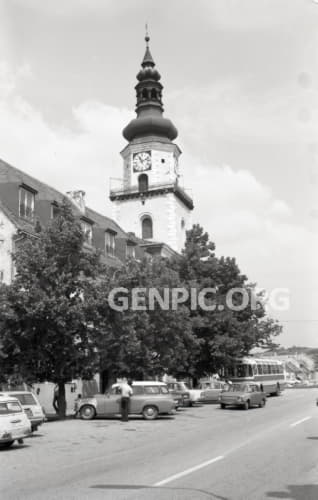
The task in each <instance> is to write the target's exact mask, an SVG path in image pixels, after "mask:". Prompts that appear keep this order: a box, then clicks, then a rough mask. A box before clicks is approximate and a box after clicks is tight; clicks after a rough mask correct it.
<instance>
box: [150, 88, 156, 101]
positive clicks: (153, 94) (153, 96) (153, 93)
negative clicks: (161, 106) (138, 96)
mask: <svg viewBox="0 0 318 500" xmlns="http://www.w3.org/2000/svg"><path fill="white" fill-rule="evenodd" d="M151 99H155V100H156V99H157V91H156V89H151Z"/></svg>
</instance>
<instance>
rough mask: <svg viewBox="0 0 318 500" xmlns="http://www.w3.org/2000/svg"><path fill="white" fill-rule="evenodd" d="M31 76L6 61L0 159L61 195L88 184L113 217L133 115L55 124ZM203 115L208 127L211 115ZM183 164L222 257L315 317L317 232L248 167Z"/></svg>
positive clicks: (114, 113) (91, 105) (91, 110)
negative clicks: (113, 190)
mask: <svg viewBox="0 0 318 500" xmlns="http://www.w3.org/2000/svg"><path fill="white" fill-rule="evenodd" d="M1 68H2V69H1ZM30 77H32V71H31V70H30V68H28V67H27V66H25V67H24V69H23V68H22V69H21V68H16V69H15V70H12V68H11V69H10V68H9V67H8V66H7V65H5V64H2V65H1V64H0V89H2V90H3V91H2V93H1V95H0V136H1V138H2V141H1V157H2V158H3V159H4V160H6V161H8V162H9V163H11V164H13V165H15V166H16V167H18V168H21V169H22V170H25V171H26V172H28V173H29V174H31V175H33V176H35V177H37V178H39V179H40V180H42V181H44V182H46V183H48V184H50V185H52V186H54V187H55V188H57V189H59V190H60V191H62V192H66V191H69V190H72V189H84V190H85V191H86V194H87V202H88V204H89V205H90V206H91V207H92V208H95V209H97V210H99V211H100V212H102V213H106V214H108V215H111V203H110V202H109V201H108V200H107V198H108V186H109V178H110V177H117V178H118V177H121V175H122V161H121V157H120V155H119V151H120V150H121V149H123V147H124V146H125V142H124V140H123V139H122V136H121V131H122V129H123V127H124V126H125V125H126V124H127V123H128V121H129V120H130V119H131V117H132V115H133V114H132V112H130V111H128V110H127V109H124V108H123V109H119V108H116V107H113V106H107V105H104V104H102V103H100V102H97V101H86V102H82V103H81V104H80V105H78V106H76V107H74V108H73V109H72V118H73V122H72V126H68V127H66V126H56V125H52V124H50V123H49V122H48V121H47V120H45V119H44V117H43V115H42V114H41V113H40V112H39V111H38V110H37V109H35V108H34V107H33V106H32V105H30V103H28V102H27V101H26V100H25V99H23V98H22V97H21V96H19V95H18V92H17V89H18V88H19V82H21V80H23V79H25V78H30ZM220 92H221V89H220V91H219V95H220ZM207 98H209V99H212V98H210V97H209V96H207ZM213 102H216V98H213ZM250 109H251V107H250ZM219 112H220V106H219ZM188 118H189V120H188V121H187V120H184V121H183V122H182V124H183V131H184V135H185V140H187V138H188V137H189V136H191V134H192V133H193V131H194V130H195V126H196V125H197V124H200V123H201V122H200V121H198V122H193V120H192V121H191V120H190V116H189V117H188ZM202 120H203V125H200V127H203V128H202V130H203V129H204V127H205V125H204V124H207V123H208V113H206V115H205V116H203V117H202ZM198 126H199V125H198ZM215 130H217V119H215V118H213V120H212V123H211V126H210V128H209V129H208V131H206V132H205V133H206V134H207V133H208V134H209V135H211V137H212V136H213V134H214V133H215ZM225 133H226V129H224V130H223V131H222V134H225ZM246 133H247V131H246ZM197 134H198V135H199V134H200V131H197ZM205 137H206V136H205ZM192 140H193V138H192ZM189 149H191V148H189ZM182 168H184V176H185V179H186V181H187V182H186V184H187V185H188V184H190V185H191V188H192V194H193V197H194V202H195V213H194V217H193V219H194V221H198V222H199V223H200V224H201V225H203V227H204V228H205V229H206V230H207V231H208V232H209V234H210V237H211V239H212V240H213V241H214V242H215V243H216V248H217V253H218V255H221V254H223V255H230V256H235V257H236V258H237V261H238V263H239V265H240V268H241V269H242V271H243V272H244V273H246V274H247V275H248V276H249V278H250V279H251V280H252V281H257V282H258V284H259V285H260V286H261V287H265V288H267V289H268V290H271V289H272V288H273V287H287V288H289V289H290V290H291V292H292V300H293V309H292V311H289V312H287V313H280V314H279V317H280V318H282V319H284V318H285V319H286V318H287V319H288V318H290V317H294V318H295V317H302V318H303V317H305V318H310V317H313V316H314V315H315V309H316V302H315V297H317V295H318V291H317V286H316V280H315V279H314V277H315V276H317V275H318V267H317V263H316V262H317V259H316V253H317V248H318V244H317V234H316V233H314V232H313V231H310V230H308V229H305V228H303V227H301V226H299V225H298V224H297V223H296V222H295V221H294V218H293V217H294V214H293V210H292V208H291V207H290V206H289V204H288V203H287V202H286V201H285V200H284V199H280V198H278V197H277V196H276V195H275V194H274V193H273V191H272V189H271V188H270V187H269V186H268V185H266V184H264V182H261V181H260V180H259V179H258V178H257V177H256V176H255V175H254V174H253V173H251V172H250V171H248V170H247V169H241V170H235V169H234V168H233V166H229V165H214V164H211V162H210V161H207V162H203V161H202V159H201V158H200V156H197V155H196V154H195V153H193V155H192V156H191V155H190V154H187V158H186V159H185V160H184V161H183V167H182ZM193 172H195V175H194V174H193ZM287 324H288V323H287ZM286 332H293V333H290V335H289V336H288V335H287V333H286V335H285V337H284V338H285V339H286V340H285V342H287V343H288V342H295V343H297V338H296V334H297V332H296V330H292V328H291V327H290V326H289V327H288V329H287V330H286ZM306 336H307V337H306ZM305 337H306V338H307V343H314V333H313V328H312V327H311V328H308V330H306V331H304V337H303V339H304V338H305Z"/></svg>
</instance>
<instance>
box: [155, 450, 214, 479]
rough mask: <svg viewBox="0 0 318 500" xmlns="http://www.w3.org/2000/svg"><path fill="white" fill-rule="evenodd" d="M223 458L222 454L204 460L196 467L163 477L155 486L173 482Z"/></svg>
mask: <svg viewBox="0 0 318 500" xmlns="http://www.w3.org/2000/svg"><path fill="white" fill-rule="evenodd" d="M223 458H224V455H220V456H219V457H215V458H212V459H211V460H207V461H206V462H202V464H199V465H195V466H194V467H191V468H190V469H186V470H184V471H183V472H179V473H178V474H174V475H173V476H169V477H167V478H166V479H163V480H162V481H159V482H158V483H155V484H154V485H153V486H163V485H164V484H167V483H171V481H174V480H175V479H179V478H180V477H184V476H187V475H188V474H192V472H195V471H197V470H200V469H203V467H207V466H208V465H211V464H214V463H215V462H218V461H219V460H223Z"/></svg>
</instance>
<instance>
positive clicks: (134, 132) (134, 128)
mask: <svg viewBox="0 0 318 500" xmlns="http://www.w3.org/2000/svg"><path fill="white" fill-rule="evenodd" d="M149 40H150V38H149V36H148V34H146V37H145V41H146V52H145V55H144V58H143V60H142V63H141V70H140V71H139V73H138V75H137V80H138V83H137V85H136V87H135V90H136V97H137V104H136V113H137V118H135V119H134V120H132V121H131V122H130V123H129V124H128V125H127V127H125V128H124V130H123V136H124V137H125V139H127V141H129V142H130V141H132V140H134V139H136V138H140V137H144V136H149V135H154V136H160V137H163V138H166V139H167V140H168V141H173V140H174V139H175V138H176V137H177V135H178V131H177V129H176V127H175V126H174V125H173V123H172V122H171V121H170V120H168V119H167V118H164V117H163V116H162V113H163V111H164V109H163V104H162V90H163V86H162V84H161V83H160V81H159V80H160V79H161V75H160V73H159V71H158V70H157V69H156V67H155V62H154V60H153V57H152V55H151V52H150V49H149Z"/></svg>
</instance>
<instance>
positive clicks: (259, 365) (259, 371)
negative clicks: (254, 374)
mask: <svg viewBox="0 0 318 500" xmlns="http://www.w3.org/2000/svg"><path fill="white" fill-rule="evenodd" d="M257 371H258V374H259V375H263V365H261V364H260V363H258V365H257Z"/></svg>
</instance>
